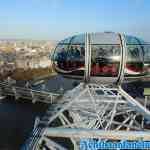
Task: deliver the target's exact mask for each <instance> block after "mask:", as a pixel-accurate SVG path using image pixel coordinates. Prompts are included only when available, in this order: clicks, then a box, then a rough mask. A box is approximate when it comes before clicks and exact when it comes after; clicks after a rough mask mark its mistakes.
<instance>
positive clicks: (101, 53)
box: [91, 33, 121, 83]
mask: <svg viewBox="0 0 150 150" xmlns="http://www.w3.org/2000/svg"><path fill="white" fill-rule="evenodd" d="M120 62H121V45H120V37H119V35H118V34H114V33H113V34H111V33H109V34H108V33H107V34H105V33H103V34H102V33H101V34H91V80H92V81H96V82H101V83H109V82H111V83H113V82H117V80H118V78H119V72H120Z"/></svg>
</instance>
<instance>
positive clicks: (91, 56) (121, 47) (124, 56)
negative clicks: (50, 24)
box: [52, 32, 150, 83]
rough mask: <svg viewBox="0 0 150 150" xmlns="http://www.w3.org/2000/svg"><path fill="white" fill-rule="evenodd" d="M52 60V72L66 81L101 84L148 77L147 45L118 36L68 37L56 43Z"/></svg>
mask: <svg viewBox="0 0 150 150" xmlns="http://www.w3.org/2000/svg"><path fill="white" fill-rule="evenodd" d="M52 60H53V65H54V68H55V70H56V71H57V72H58V73H60V74H62V75H63V76H65V77H68V78H78V79H85V80H90V81H96V82H102V83H108V82H109V83H115V82H122V81H124V80H123V79H125V80H127V81H131V80H138V79H143V78H147V79H149V78H150V45H149V44H148V43H146V42H144V41H143V40H141V39H139V38H137V37H134V36H128V35H123V34H118V33H112V32H104V33H90V34H89V33H86V34H80V35H76V36H72V37H69V38H67V39H65V40H62V41H60V42H59V43H58V45H57V46H56V48H55V51H54V54H53V57H52Z"/></svg>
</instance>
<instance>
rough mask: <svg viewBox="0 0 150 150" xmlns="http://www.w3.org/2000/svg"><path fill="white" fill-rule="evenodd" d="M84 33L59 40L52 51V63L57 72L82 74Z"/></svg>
mask: <svg viewBox="0 0 150 150" xmlns="http://www.w3.org/2000/svg"><path fill="white" fill-rule="evenodd" d="M84 41H85V40H84V35H80V36H73V37H70V38H68V39H66V40H63V41H61V42H60V43H59V44H58V46H57V47H56V50H55V52H54V58H53V59H54V65H55V69H56V70H57V71H58V72H61V73H64V74H69V75H77V76H81V75H82V76H83V75H84V60H85V58H84V57H85V48H84V47H85V46H84Z"/></svg>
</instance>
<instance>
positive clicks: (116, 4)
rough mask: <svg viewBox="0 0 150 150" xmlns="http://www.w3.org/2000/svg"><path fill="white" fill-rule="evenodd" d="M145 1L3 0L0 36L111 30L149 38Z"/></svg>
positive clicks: (50, 36) (148, 5) (58, 37)
mask: <svg viewBox="0 0 150 150" xmlns="http://www.w3.org/2000/svg"><path fill="white" fill-rule="evenodd" d="M149 8H150V1H148V0H126V1H119V0H115V1H113V0H110V1H105V0H101V1H99V0H92V1H90V0H86V1H85V0H83V1H80V0H76V1H69V0H43V1H41V0H22V1H19V0H13V1H9V0H5V1H2V2H1V5H0V10H1V13H0V18H1V19H0V39H35V40H61V39H63V38H64V37H67V36H70V35H72V34H78V33H83V32H104V31H113V32H121V33H126V34H133V35H136V36H139V37H141V38H143V39H145V40H147V41H150V34H149V26H150V14H149Z"/></svg>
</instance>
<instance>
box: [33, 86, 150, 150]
mask: <svg viewBox="0 0 150 150" xmlns="http://www.w3.org/2000/svg"><path fill="white" fill-rule="evenodd" d="M53 109H54V110H55V113H53V115H52V116H51V117H49V118H48V121H47V125H46V128H44V129H43V131H42V132H41V138H40V140H39V142H38V144H36V146H35V147H34V149H43V150H44V147H47V148H49V149H51V150H55V149H57V150H63V149H64V150H66V149H74V150H78V149H79V141H80V140H81V139H83V138H85V139H87V138H94V139H95V138H96V139H101V140H112V141H114V140H119V141H123V140H136V141H137V140H144V141H146V140H150V131H149V130H150V111H149V109H148V107H147V101H145V102H144V103H143V104H141V103H140V102H139V101H137V100H135V99H133V98H132V97H131V96H129V95H128V94H127V93H126V92H125V91H124V90H123V89H122V88H121V87H118V88H113V87H109V86H104V85H97V84H84V83H81V84H80V85H79V86H77V87H76V88H74V89H73V90H72V91H68V92H67V93H66V94H65V95H64V96H63V98H62V99H61V101H60V102H59V103H57V104H55V108H53ZM66 145H67V146H66Z"/></svg>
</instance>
